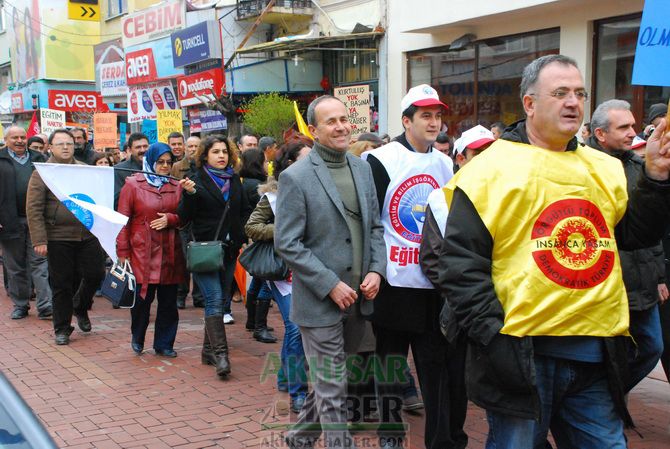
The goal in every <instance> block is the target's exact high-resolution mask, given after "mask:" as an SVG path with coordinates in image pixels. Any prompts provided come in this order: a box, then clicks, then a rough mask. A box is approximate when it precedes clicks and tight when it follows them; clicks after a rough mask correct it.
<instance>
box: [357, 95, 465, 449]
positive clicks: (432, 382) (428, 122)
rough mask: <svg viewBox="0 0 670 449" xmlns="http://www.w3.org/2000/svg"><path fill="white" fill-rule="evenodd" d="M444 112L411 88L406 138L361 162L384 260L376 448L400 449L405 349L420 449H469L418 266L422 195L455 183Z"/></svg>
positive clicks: (435, 308)
mask: <svg viewBox="0 0 670 449" xmlns="http://www.w3.org/2000/svg"><path fill="white" fill-rule="evenodd" d="M446 108H447V106H446V105H445V104H444V103H442V102H441V101H440V98H439V96H438V94H437V92H436V91H435V89H433V88H432V87H430V86H428V85H426V84H422V85H419V86H415V87H413V88H412V89H410V90H409V92H408V93H407V95H405V97H404V98H403V99H402V102H401V109H402V111H403V113H402V123H403V127H404V128H405V132H404V133H403V134H401V135H400V136H398V137H396V138H395V139H394V140H393V141H392V142H391V143H389V144H388V145H384V146H383V147H380V148H378V149H376V150H373V151H370V152H368V153H365V154H364V155H363V157H364V158H365V159H367V161H368V162H369V163H370V166H371V167H372V174H373V177H374V181H375V186H376V188H377V199H378V201H379V209H380V210H381V219H382V224H383V226H384V239H385V240H386V255H387V260H386V264H387V268H386V278H387V283H386V284H385V285H384V286H383V287H382V289H381V291H380V293H379V295H378V296H377V299H376V300H375V304H374V313H373V314H372V324H373V327H374V330H375V336H376V338H377V343H376V353H377V356H378V357H379V359H380V362H381V364H382V366H383V368H382V372H383V373H387V374H393V375H392V376H390V378H389V376H388V375H387V376H386V378H382V379H377V386H378V395H379V397H378V407H379V410H380V418H381V422H382V425H381V426H380V427H379V430H378V432H377V433H378V436H379V441H380V447H382V448H392V447H399V446H400V445H402V441H403V439H404V436H405V435H404V430H403V429H402V417H401V413H400V408H401V406H402V399H401V396H402V395H401V391H400V390H401V387H402V384H403V383H404V382H405V381H406V379H403V378H402V377H404V376H403V373H404V372H405V371H404V370H403V368H404V366H406V363H407V362H406V360H407V354H408V349H409V348H410V347H411V348H412V354H413V356H414V363H415V365H416V368H417V374H418V377H419V385H420V386H421V391H422V393H423V400H424V404H425V409H426V419H425V426H426V428H425V434H424V435H425V445H426V448H427V449H436V448H464V447H465V446H466V445H467V436H466V435H465V433H464V432H463V428H462V427H463V421H464V419H465V409H463V410H462V411H461V412H460V413H459V414H460V415H461V416H459V417H456V416H451V413H450V407H449V394H450V392H449V389H448V377H447V376H445V375H444V373H445V372H446V371H447V361H448V360H451V359H458V357H455V358H454V357H451V356H450V355H448V354H447V353H448V351H449V346H448V344H447V342H446V341H445V339H444V337H443V336H442V335H441V333H440V330H439V323H438V317H439V313H440V309H441V308H442V303H443V300H442V299H441V298H440V295H439V293H438V292H436V290H435V289H434V288H433V284H431V282H430V281H429V280H428V278H426V276H425V275H424V274H423V273H422V271H421V268H420V266H419V246H420V244H421V232H422V228H423V223H424V220H425V209H426V204H427V200H428V195H429V194H430V192H432V191H433V190H435V189H436V188H438V187H441V186H443V185H445V184H446V183H447V182H448V181H449V180H450V179H451V177H452V176H453V163H452V161H451V159H450V158H449V157H448V156H446V155H444V154H442V153H441V152H439V151H437V150H435V149H434V148H433V143H434V142H435V139H437V136H438V134H439V132H440V128H441V126H442V113H443V112H444V110H445V109H446ZM461 365H462V363H461ZM394 367H395V369H394ZM398 367H399V369H398ZM398 377H400V378H398Z"/></svg>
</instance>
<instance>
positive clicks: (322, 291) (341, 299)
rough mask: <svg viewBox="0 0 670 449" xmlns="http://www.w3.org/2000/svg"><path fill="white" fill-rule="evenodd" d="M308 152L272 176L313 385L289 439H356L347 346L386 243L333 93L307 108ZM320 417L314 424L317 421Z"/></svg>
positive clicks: (282, 250)
mask: <svg viewBox="0 0 670 449" xmlns="http://www.w3.org/2000/svg"><path fill="white" fill-rule="evenodd" d="M307 123H308V125H309V131H310V132H311V133H312V135H313V136H314V139H315V144H314V148H313V150H312V152H311V153H310V154H309V156H308V157H306V158H304V159H302V160H300V161H298V162H296V163H295V164H293V165H292V166H291V167H290V168H288V169H287V170H285V171H284V172H283V173H282V174H281V176H280V177H279V190H278V198H277V207H276V217H275V248H276V250H277V252H278V253H279V254H280V256H281V257H282V258H283V259H284V260H285V261H286V263H287V264H288V265H289V267H290V268H291V270H292V271H293V303H292V306H291V321H293V322H295V323H296V324H297V325H298V326H300V332H301V334H302V341H303V346H304V349H305V355H306V357H307V360H308V363H309V368H310V380H311V381H312V386H313V389H312V391H311V392H310V393H309V395H308V397H307V399H306V401H305V406H304V407H303V409H302V411H301V412H300V415H299V417H298V422H297V423H296V425H295V426H294V427H293V428H292V429H291V430H290V431H289V432H288V434H287V436H286V442H287V443H288V445H289V447H292V448H293V447H312V446H313V444H314V442H315V441H316V440H317V439H318V438H319V436H320V435H321V426H323V427H324V428H325V429H324V430H325V435H324V437H325V439H326V441H325V446H326V447H329V448H330V447H333V448H334V447H338V448H339V447H347V448H348V447H355V445H354V444H353V440H352V438H351V435H350V434H349V432H348V430H347V427H346V426H347V410H346V395H347V378H346V372H345V354H346V353H352V352H355V347H356V344H357V343H358V342H359V341H360V339H361V338H362V335H363V333H364V329H365V328H364V319H363V317H362V314H361V309H363V310H364V311H365V309H366V308H368V307H369V306H371V302H369V301H372V300H373V299H374V298H375V296H376V295H377V292H378V291H379V287H380V284H381V281H382V276H383V273H385V272H386V262H385V260H386V247H385V244H384V237H383V228H382V225H381V223H380V218H379V209H378V205H377V197H376V192H375V187H374V182H373V179H372V172H371V170H370V167H369V165H368V164H367V163H366V162H364V161H362V160H360V159H358V158H356V157H354V156H352V155H349V154H347V149H348V147H349V141H350V138H351V125H350V124H349V120H348V117H347V112H346V109H345V107H344V104H343V103H342V102H341V101H340V100H338V99H337V98H334V97H332V96H322V97H319V98H317V99H316V100H314V101H313V102H312V103H311V104H310V105H309V108H308V110H307ZM319 423H320V425H319Z"/></svg>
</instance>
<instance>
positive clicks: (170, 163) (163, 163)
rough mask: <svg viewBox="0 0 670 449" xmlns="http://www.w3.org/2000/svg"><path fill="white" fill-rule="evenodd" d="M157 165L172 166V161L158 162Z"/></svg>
mask: <svg viewBox="0 0 670 449" xmlns="http://www.w3.org/2000/svg"><path fill="white" fill-rule="evenodd" d="M156 165H172V161H161V160H158V161H156Z"/></svg>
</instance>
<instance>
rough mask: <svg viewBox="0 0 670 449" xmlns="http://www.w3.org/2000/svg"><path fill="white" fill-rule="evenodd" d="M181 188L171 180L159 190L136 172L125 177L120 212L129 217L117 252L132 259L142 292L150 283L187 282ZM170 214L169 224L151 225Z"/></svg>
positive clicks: (118, 239)
mask: <svg viewBox="0 0 670 449" xmlns="http://www.w3.org/2000/svg"><path fill="white" fill-rule="evenodd" d="M181 192H182V189H181V187H180V186H179V184H177V182H176V181H174V180H170V182H169V183H166V184H164V185H163V187H161V189H160V191H159V190H158V189H157V188H156V187H154V186H152V185H151V184H149V183H148V182H147V181H146V179H145V178H144V175H143V174H141V173H137V174H135V175H133V176H131V177H129V178H128V179H127V180H126V183H125V185H124V186H123V189H121V195H120V196H119V208H118V210H119V213H122V214H123V215H125V216H127V217H130V218H129V220H128V223H127V224H126V226H124V228H123V229H122V230H121V232H120V233H119V236H118V237H117V238H116V254H117V256H119V257H125V258H128V257H129V258H130V265H131V267H132V269H133V273H134V274H135V278H136V280H137V283H138V284H142V287H143V288H142V290H143V291H142V292H141V295H142V296H144V294H145V293H146V288H145V286H148V285H149V284H163V285H168V284H180V283H183V282H186V262H185V260H184V253H183V252H182V248H181V240H180V238H179V230H178V227H179V226H181V222H180V220H179V216H178V215H177V206H178V205H179V199H180V198H181ZM158 212H163V213H167V217H168V227H167V228H165V229H162V230H160V231H156V230H154V229H151V227H150V226H149V224H150V223H151V222H152V221H153V220H155V219H157V218H159V216H158Z"/></svg>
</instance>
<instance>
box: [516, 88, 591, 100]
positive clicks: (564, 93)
mask: <svg viewBox="0 0 670 449" xmlns="http://www.w3.org/2000/svg"><path fill="white" fill-rule="evenodd" d="M570 93H572V94H574V96H575V98H576V99H577V101H587V100H588V99H589V93H588V92H586V91H585V90H575V91H572V90H568V89H556V90H554V91H551V92H549V96H550V97H554V98H555V99H557V100H561V101H562V100H565V99H566V98H568V95H570ZM528 95H530V96H536V95H537V94H535V93H529V94H528Z"/></svg>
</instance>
